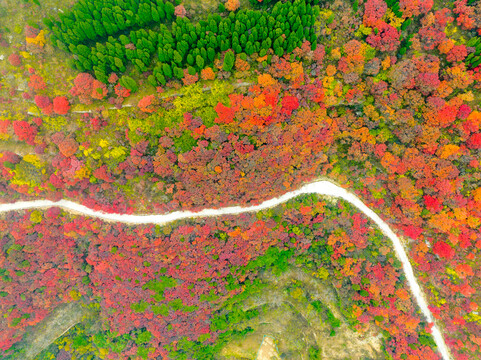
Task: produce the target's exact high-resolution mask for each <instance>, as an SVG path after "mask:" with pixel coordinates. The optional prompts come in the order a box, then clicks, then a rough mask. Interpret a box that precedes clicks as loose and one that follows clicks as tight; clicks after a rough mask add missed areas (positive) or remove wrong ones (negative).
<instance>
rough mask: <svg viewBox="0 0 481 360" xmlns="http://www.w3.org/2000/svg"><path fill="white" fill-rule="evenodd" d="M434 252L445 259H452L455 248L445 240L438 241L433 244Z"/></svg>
mask: <svg viewBox="0 0 481 360" xmlns="http://www.w3.org/2000/svg"><path fill="white" fill-rule="evenodd" d="M433 252H434V253H435V254H436V255H438V256H440V257H442V258H444V259H451V258H453V256H454V249H453V248H452V247H451V246H450V245H448V244H446V243H445V242H444V241H438V242H436V243H435V244H434V246H433Z"/></svg>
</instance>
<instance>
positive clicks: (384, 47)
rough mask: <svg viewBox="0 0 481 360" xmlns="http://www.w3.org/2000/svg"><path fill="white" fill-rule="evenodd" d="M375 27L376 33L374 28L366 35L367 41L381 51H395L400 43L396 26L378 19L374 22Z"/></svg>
mask: <svg viewBox="0 0 481 360" xmlns="http://www.w3.org/2000/svg"><path fill="white" fill-rule="evenodd" d="M376 29H377V34H376V30H374V31H373V32H372V33H371V34H370V35H369V36H368V37H367V39H366V41H367V43H368V44H369V45H371V46H373V47H374V48H376V49H378V50H381V51H395V50H396V49H397V48H398V46H399V44H400V41H399V32H398V31H397V30H396V28H395V27H393V26H391V25H389V24H387V23H385V22H384V21H381V20H380V21H378V22H377V23H376Z"/></svg>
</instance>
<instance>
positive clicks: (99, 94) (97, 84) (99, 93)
mask: <svg viewBox="0 0 481 360" xmlns="http://www.w3.org/2000/svg"><path fill="white" fill-rule="evenodd" d="M107 92H108V91H107V86H106V85H105V84H104V83H103V82H101V81H98V80H94V81H93V82H92V93H91V94H90V96H92V98H94V99H98V100H102V99H103V98H104V97H105V96H106V95H107Z"/></svg>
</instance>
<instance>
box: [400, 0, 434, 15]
mask: <svg viewBox="0 0 481 360" xmlns="http://www.w3.org/2000/svg"><path fill="white" fill-rule="evenodd" d="M433 5H434V2H433V0H400V1H399V7H400V10H401V12H402V14H403V17H405V18H409V17H412V16H419V15H421V14H427V12H428V11H429V10H431V8H432V7H433Z"/></svg>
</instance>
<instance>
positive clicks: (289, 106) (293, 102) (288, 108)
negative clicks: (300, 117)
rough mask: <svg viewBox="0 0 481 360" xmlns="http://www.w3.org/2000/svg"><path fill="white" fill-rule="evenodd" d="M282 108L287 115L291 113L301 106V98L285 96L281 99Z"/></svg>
mask: <svg viewBox="0 0 481 360" xmlns="http://www.w3.org/2000/svg"><path fill="white" fill-rule="evenodd" d="M281 104H282V110H284V111H285V112H286V114H287V115H291V113H292V112H293V111H294V110H296V109H297V108H298V107H299V100H298V99H297V98H296V97H295V96H289V95H287V96H284V97H283V98H282V101H281Z"/></svg>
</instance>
